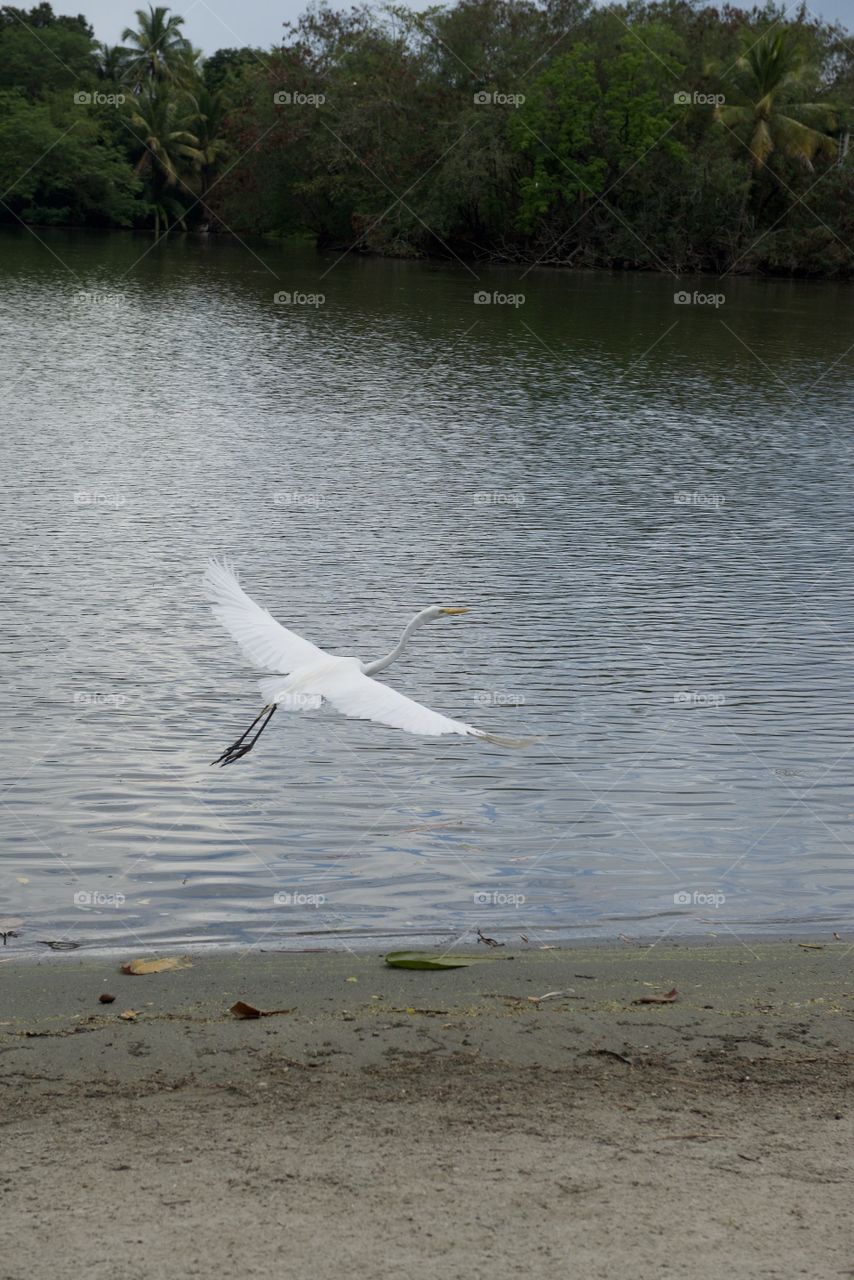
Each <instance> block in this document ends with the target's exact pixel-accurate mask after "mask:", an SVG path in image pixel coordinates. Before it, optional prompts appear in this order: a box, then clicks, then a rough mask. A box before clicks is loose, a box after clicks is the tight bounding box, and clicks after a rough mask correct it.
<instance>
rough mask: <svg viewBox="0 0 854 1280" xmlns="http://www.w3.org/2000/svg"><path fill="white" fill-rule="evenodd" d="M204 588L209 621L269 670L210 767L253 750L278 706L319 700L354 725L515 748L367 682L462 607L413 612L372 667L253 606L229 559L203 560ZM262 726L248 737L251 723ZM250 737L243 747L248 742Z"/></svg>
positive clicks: (312, 703)
mask: <svg viewBox="0 0 854 1280" xmlns="http://www.w3.org/2000/svg"><path fill="white" fill-rule="evenodd" d="M204 584H205V589H206V593H207V596H208V599H209V600H210V602H211V607H212V610H213V614H214V617H215V618H217V619H218V621H220V622H221V623H222V625H223V626H224V627H225V629H226V631H228V632H229V633H230V634H231V635H232V636H233V638H234V639H235V640H236V641H237V643H238V644H239V645H240V648H241V649H242V650H243V652H244V653H245V654H246V657H247V658H249V660H250V662H253V663H254V664H255V666H256V667H260V668H261V669H262V670H263V671H270V672H273V673H274V674H273V675H269V676H265V677H264V679H263V680H259V682H258V684H259V687H260V689H261V693H262V694H263V696H264V700H265V704H266V705H265V706H264V709H263V710H262V711H261V713H260V715H258V716H257V717H256V718H255V719H254V720H253V721H252V724H251V725H250V726H249V728H248V729H247V730H246V732H245V733H244V734H242V735H241V736H240V737H239V738H238V739H237V741H236V742H233V743H232V744H231V746H230V747H228V748H227V749H226V750H225V751H224V752H223V753H222V755H221V756H219V757H218V759H216V760H214V762H213V763H214V764H222V765H226V764H233V763H234V761H235V760H239V759H240V757H241V756H245V755H246V753H247V752H248V751H251V750H252V748H253V747H254V746H255V743H256V742H257V741H258V739H259V738H260V736H261V734H262V733H263V732H264V730H265V729H266V728H267V725H268V724H269V723H270V721H271V719H272V718H273V714H274V712H275V710H276V708H277V707H286V708H289V709H290V710H299V709H308V708H315V707H319V706H320V705H321V703H322V702H323V701H324V699H325V700H326V701H327V702H329V703H331V705H332V706H333V707H335V709H336V710H337V711H341V712H343V713H344V715H345V716H350V717H352V718H354V719H357V720H373V721H375V722H376V723H377V724H386V725H389V726H391V727H392V728H394V729H405V730H406V731H407V732H408V733H421V734H428V735H429V736H431V737H436V736H438V735H439V734H444V733H458V734H463V735H466V736H468V737H474V738H483V739H486V740H487V741H489V742H498V743H500V744H502V745H504V746H521V745H523V744H522V743H516V742H513V741H511V740H508V739H502V738H496V737H495V736H494V735H493V734H490V733H484V731H483V730H482V729H475V728H474V727H473V726H472V725H470V724H466V723H465V722H464V721H463V720H451V719H450V717H448V716H443V715H440V714H439V712H438V711H431V710H430V708H429V707H423V706H422V705H421V703H420V702H414V701H413V699H412V698H407V697H405V695H404V694H402V693H398V692H397V690H396V689H390V688H389V686H388V685H385V684H380V682H379V681H378V680H372V679H371V676H373V675H376V673H377V672H378V671H384V670H385V668H386V667H388V666H390V665H391V663H392V662H394V660H395V658H396V657H397V656H398V655H399V654H400V653H401V652H402V650H403V648H404V646H405V644H406V642H407V641H408V639H409V637H410V636H411V635H412V634H413V632H415V631H417V630H418V628H419V627H423V626H424V624H425V622H432V621H433V619H434V618H441V617H442V616H443V615H444V616H447V615H452V614H461V613H468V610H467V609H462V608H454V607H450V606H447V605H438V604H433V605H430V607H429V608H427V609H422V610H421V612H420V613H416V615H415V617H414V618H413V619H412V620H411V622H410V623H409V624H408V626H407V627H406V628H405V630H404V632H403V635H402V636H401V637H400V640H399V641H398V642H397V644H396V645H395V646H394V648H393V649H392V650H391V652H390V653H387V654H386V656H385V657H384V658H378V659H377V660H376V661H375V662H361V661H360V660H359V659H358V658H345V657H338V656H336V655H335V654H334V653H327V652H326V651H325V650H323V649H319V648H318V647H317V645H315V644H312V643H311V641H310V640H304V639H303V637H302V636H298V635H297V634H296V632H295V631H289V630H288V629H287V628H286V627H283V626H281V624H280V623H278V622H277V621H276V619H275V618H274V617H272V615H271V614H269V613H268V612H267V610H266V609H262V608H261V606H260V605H257V604H256V603H255V601H254V600H251V599H250V598H249V596H248V595H247V594H246V592H245V591H244V590H243V588H242V587H241V585H240V583H239V582H238V580H237V578H236V576H235V574H234V572H233V571H232V569H231V567H230V565H229V564H228V562H227V561H223V562H222V563H220V562H219V561H218V560H215V559H211V560H209V561H208V565H207V569H206V570H205V576H204ZM259 721H261V722H262V723H261V727H260V729H258V731H257V733H256V734H255V736H254V737H253V738H249V735H250V734H251V732H252V730H253V729H254V728H255V726H256V724H258V722H259ZM247 738H249V741H248V742H247V741H246V739H247Z"/></svg>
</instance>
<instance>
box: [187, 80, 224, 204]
mask: <svg viewBox="0 0 854 1280" xmlns="http://www.w3.org/2000/svg"><path fill="white" fill-rule="evenodd" d="M192 102H193V107H194V112H195V120H194V122H193V131H194V133H195V135H196V145H197V146H198V149H199V153H200V155H201V161H200V162H199V190H200V192H201V198H202V203H203V205H204V209H205V212H206V213H207V215H208V217H209V218H213V214H212V213H211V211H210V209H208V207H207V205H206V204H205V203H204V202H205V198H206V196H207V193H208V191H209V190H210V187H211V183H212V182H213V180H214V176H215V174H216V171H217V169H218V168H219V164H220V161H221V159H222V157H223V155H224V154H225V152H226V150H227V144H226V141H225V139H224V137H223V126H224V123H225V99H224V98H223V95H222V93H221V92H220V91H218V90H211V89H209V88H208V87H207V86H206V85H205V84H204V83H200V84H199V86H198V88H197V89H196V93H195V96H194V97H193V98H192Z"/></svg>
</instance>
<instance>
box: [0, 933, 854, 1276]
mask: <svg viewBox="0 0 854 1280" xmlns="http://www.w3.org/2000/svg"><path fill="white" fill-rule="evenodd" d="M483 951H484V953H485V955H486V959H485V960H484V962H483V963H481V964H478V965H476V966H472V967H471V968H468V969H457V970H449V971H446V972H441V973H436V972H422V971H401V970H392V969H389V968H387V967H386V966H385V965H384V963H383V961H382V958H381V957H377V956H368V955H361V956H353V955H351V954H339V953H336V954H320V955H304V954H283V953H279V954H267V955H263V954H261V955H259V954H255V953H253V954H250V955H248V956H245V957H242V958H241V957H240V956H238V955H225V956H223V955H220V956H210V955H196V956H194V957H192V960H193V964H192V967H191V968H186V969H182V970H180V971H176V972H172V973H159V974H152V975H147V976H136V977H135V976H127V975H124V974H122V973H121V972H120V970H119V962H118V960H116V959H112V958H110V959H87V958H82V959H80V958H78V957H77V956H76V955H59V954H57V955H54V954H50V955H48V956H47V957H46V958H45V959H44V960H43V961H42V962H40V963H38V964H23V963H19V962H16V961H14V960H6V959H5V957H4V963H2V964H0V1054H2V1078H0V1084H2V1098H3V1101H4V1106H3V1130H2V1133H3V1151H4V1161H3V1169H2V1173H0V1186H2V1191H3V1201H2V1203H3V1213H2V1215H0V1277H2V1278H3V1280H24V1278H25V1277H26V1278H27V1280H42V1277H44V1280H48V1277H50V1278H51V1280H63V1278H64V1277H66V1276H67V1277H72V1276H74V1277H78V1276H80V1275H81V1274H84V1275H86V1277H87V1280H90V1278H91V1280H154V1278H155V1277H157V1278H159V1277H173V1276H174V1277H181V1278H182V1280H183V1278H184V1277H196V1276H198V1277H205V1278H206V1280H207V1278H209V1277H210V1276H211V1275H220V1274H225V1275H233V1276H237V1277H241V1278H243V1277H250V1278H251V1277H262V1276H263V1277H265V1278H266V1277H270V1276H277V1277H278V1276H287V1277H290V1276H293V1277H295V1278H296V1277H299V1280H327V1278H329V1280H332V1277H335V1280H339V1277H340V1276H341V1275H342V1274H345V1275H348V1276H353V1277H356V1278H357V1280H361V1277H370V1278H371V1280H399V1278H400V1280H402V1278H403V1277H410V1276H416V1277H418V1278H419V1280H422V1278H423V1280H434V1278H435V1280H438V1278H439V1277H442V1280H448V1278H449V1277H450V1278H451V1280H455V1278H456V1277H460V1278H461V1280H462V1277H466V1280H481V1278H482V1280H487V1278H488V1280H504V1277H522V1276H525V1277H535V1278H539V1277H543V1278H544V1280H545V1278H546V1277H549V1278H551V1277H569V1278H570V1280H575V1277H578V1278H579V1280H600V1278H601V1280H606V1278H607V1280H614V1278H615V1277H617V1278H619V1277H623V1276H626V1277H629V1276H630V1277H631V1278H632V1280H647V1277H648V1278H649V1280H652V1278H653V1277H655V1278H656V1280H658V1277H659V1276H661V1275H664V1276H672V1277H674V1280H686V1278H692V1280H693V1278H694V1277H696V1278H697V1280H706V1278H708V1280H712V1278H713V1277H714V1280H719V1277H721V1276H726V1275H732V1276H737V1277H738V1280H753V1278H754V1277H755V1278H756V1280H759V1278H760V1277H761V1278H762V1280H769V1277H781V1280H782V1278H785V1280H791V1277H795V1276H809V1277H810V1280H823V1278H824V1277H831V1276H833V1277H839V1276H844V1275H851V1274H854V1249H852V1246H854V1229H852V1226H851V1218H850V1203H851V1172H852V1152H854V1126H852V1107H851V1083H852V1074H854V1073H852V1064H854V1017H852V1014H854V950H851V949H849V946H848V944H839V943H826V944H825V945H823V947H822V949H807V948H805V947H803V946H802V945H799V944H798V943H797V942H794V941H793V942H782V943H774V944H767V943H758V944H756V945H751V946H750V947H749V948H748V947H745V946H743V945H738V946H714V947H697V946H691V947H686V946H674V945H667V944H664V943H661V944H659V945H657V946H654V947H652V948H644V947H635V946H621V947H620V949H614V948H602V947H590V948H577V949H573V950H568V951H560V952H557V951H531V952H526V953H524V954H513V953H510V952H508V951H505V950H494V951H489V952H487V951H486V949H485V948H483ZM125 958H126V959H130V958H132V957H131V956H130V955H129V956H128V957H125ZM674 987H675V988H676V989H677V990H678V998H677V999H676V1000H675V1001H674V1002H672V1003H667V1004H638V1003H635V1002H636V1001H638V1000H639V999H641V998H643V997H648V996H654V995H661V994H663V993H666V992H668V991H670V990H671V989H673V988H674ZM553 991H562V992H566V993H568V994H566V995H559V996H552V997H550V998H549V999H547V1000H543V1001H541V1002H539V1003H538V1002H536V1001H535V1000H532V999H531V998H530V997H532V996H533V997H540V996H543V995H544V994H545V993H546V992H553ZM102 992H109V993H110V994H113V995H115V997H116V999H115V1002H114V1003H112V1004H109V1005H102V1004H100V1003H99V1001H98V996H99V994H100V993H102ZM237 1000H243V1001H246V1002H249V1003H251V1004H252V1005H255V1006H256V1007H258V1008H260V1009H265V1010H267V1009H277V1010H288V1012H282V1013H278V1014H275V1015H273V1016H270V1017H263V1018H260V1019H258V1020H253V1021H243V1020H238V1019H237V1018H235V1017H234V1016H233V1015H232V1014H231V1013H229V1009H230V1007H231V1006H232V1005H233V1004H234V1003H235V1001H237ZM128 1010H133V1011H135V1013H136V1017H135V1019H133V1020H131V1019H122V1018H121V1016H120V1015H121V1014H122V1013H123V1012H126V1011H128Z"/></svg>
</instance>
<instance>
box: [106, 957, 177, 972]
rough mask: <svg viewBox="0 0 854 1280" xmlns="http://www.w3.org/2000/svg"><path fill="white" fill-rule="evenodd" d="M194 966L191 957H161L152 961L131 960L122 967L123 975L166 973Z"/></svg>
mask: <svg viewBox="0 0 854 1280" xmlns="http://www.w3.org/2000/svg"><path fill="white" fill-rule="evenodd" d="M192 964H193V962H192V960H191V959H190V957H189V956H160V957H155V958H154V959H151V960H130V961H128V963H127V964H123V965H122V973H131V974H143V973H166V972H167V971H169V970H171V969H190V968H192Z"/></svg>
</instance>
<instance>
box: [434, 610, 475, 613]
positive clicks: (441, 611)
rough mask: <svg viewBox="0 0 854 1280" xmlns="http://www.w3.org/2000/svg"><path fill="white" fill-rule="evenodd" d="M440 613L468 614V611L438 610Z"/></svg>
mask: <svg viewBox="0 0 854 1280" xmlns="http://www.w3.org/2000/svg"><path fill="white" fill-rule="evenodd" d="M439 612H440V613H468V609H440V610H439Z"/></svg>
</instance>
